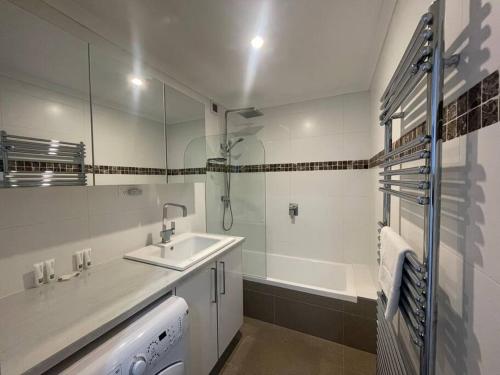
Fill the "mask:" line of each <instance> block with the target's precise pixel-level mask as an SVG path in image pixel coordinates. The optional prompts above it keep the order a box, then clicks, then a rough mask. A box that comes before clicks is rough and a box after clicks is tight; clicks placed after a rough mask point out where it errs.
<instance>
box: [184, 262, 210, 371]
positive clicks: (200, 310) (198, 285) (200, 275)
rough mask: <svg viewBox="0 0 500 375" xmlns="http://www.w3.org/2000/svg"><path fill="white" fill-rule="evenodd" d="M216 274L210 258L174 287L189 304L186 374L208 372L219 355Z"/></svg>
mask: <svg viewBox="0 0 500 375" xmlns="http://www.w3.org/2000/svg"><path fill="white" fill-rule="evenodd" d="M216 275H217V263H216V262H212V263H210V264H209V265H207V266H205V267H204V268H202V269H200V270H198V271H196V272H195V273H194V274H193V275H192V276H189V278H187V279H186V280H185V281H183V282H182V283H181V284H180V285H179V286H178V287H177V288H176V295H178V296H179V297H182V298H184V299H185V300H186V302H187V304H188V306H189V333H190V342H189V346H190V353H189V361H188V374H193V375H194V374H200V375H202V374H208V373H209V371H210V369H212V368H213V367H214V365H215V363H216V362H217V359H218V352H217V285H216Z"/></svg>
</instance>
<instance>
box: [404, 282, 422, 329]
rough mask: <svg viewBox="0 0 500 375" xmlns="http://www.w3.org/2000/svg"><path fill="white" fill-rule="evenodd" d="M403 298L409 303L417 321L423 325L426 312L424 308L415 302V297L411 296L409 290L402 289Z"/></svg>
mask: <svg viewBox="0 0 500 375" xmlns="http://www.w3.org/2000/svg"><path fill="white" fill-rule="evenodd" d="M401 297H402V298H403V299H404V300H405V301H406V302H407V303H408V306H410V308H411V309H412V312H413V315H415V319H416V320H417V321H419V322H420V323H422V325H423V324H424V323H425V311H424V309H422V307H419V306H418V305H417V304H416V302H415V300H414V299H413V296H412V295H411V292H410V291H408V289H407V288H404V287H403V288H401Z"/></svg>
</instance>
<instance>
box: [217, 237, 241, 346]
mask: <svg viewBox="0 0 500 375" xmlns="http://www.w3.org/2000/svg"><path fill="white" fill-rule="evenodd" d="M238 248H239V250H237V249H238ZM238 248H237V249H235V250H233V251H230V252H229V253H226V254H225V255H223V256H222V257H220V258H219V259H218V260H217V271H218V272H217V274H218V283H217V284H218V291H219V293H218V295H219V300H218V310H219V311H218V314H217V319H218V323H219V355H221V354H222V353H224V350H226V348H227V346H228V345H229V343H230V342H231V340H232V339H233V337H234V335H236V333H237V332H238V330H239V329H240V327H241V326H242V324H243V278H242V264H241V263H242V262H241V257H242V251H241V247H238Z"/></svg>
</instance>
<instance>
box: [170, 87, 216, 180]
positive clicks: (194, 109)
mask: <svg viewBox="0 0 500 375" xmlns="http://www.w3.org/2000/svg"><path fill="white" fill-rule="evenodd" d="M165 101H166V126H167V163H168V182H169V183H176V182H200V181H205V164H206V150H205V106H204V105H203V104H202V103H200V102H198V101H196V100H194V99H193V98H191V97H189V96H187V95H184V94H183V93H181V92H179V91H177V90H175V89H173V88H171V87H168V86H165Z"/></svg>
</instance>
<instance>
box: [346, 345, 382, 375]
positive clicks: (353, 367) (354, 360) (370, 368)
mask: <svg viewBox="0 0 500 375" xmlns="http://www.w3.org/2000/svg"><path fill="white" fill-rule="evenodd" d="M376 358H377V357H376V355H375V354H372V353H368V352H364V351H362V350H358V349H354V348H350V347H348V346H345V347H344V369H345V370H346V375H347V374H350V373H352V374H359V375H374V374H375V372H376V371H375V370H376Z"/></svg>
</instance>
